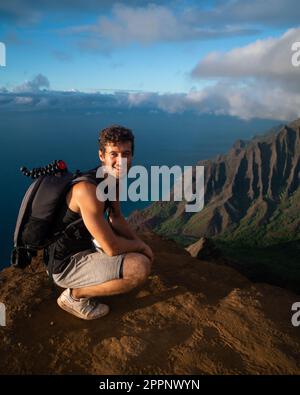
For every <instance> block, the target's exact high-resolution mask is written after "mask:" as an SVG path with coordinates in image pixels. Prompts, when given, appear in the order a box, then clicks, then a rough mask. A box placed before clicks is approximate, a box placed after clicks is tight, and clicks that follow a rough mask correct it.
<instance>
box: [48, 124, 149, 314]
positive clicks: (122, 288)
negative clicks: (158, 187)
mask: <svg viewBox="0 0 300 395" xmlns="http://www.w3.org/2000/svg"><path fill="white" fill-rule="evenodd" d="M99 143H100V147H99V158H100V161H101V162H102V165H104V166H106V167H107V168H108V169H110V171H111V173H112V174H114V176H115V178H116V181H117V185H118V180H119V177H120V174H121V171H124V169H121V167H120V165H121V162H122V158H126V159H127V169H126V171H127V172H128V170H129V168H130V166H131V162H132V157H133V152H134V136H133V134H132V131H131V130H130V129H127V128H125V127H122V126H118V125H113V126H111V127H108V128H106V129H103V130H102V131H101V132H100V137H99ZM96 189H97V186H96V185H94V184H93V183H91V182H88V181H81V182H79V183H77V184H75V185H74V186H73V187H72V188H71V189H70V191H69V192H68V193H67V195H66V200H65V202H64V204H63V206H62V208H61V210H60V212H59V214H58V216H57V223H56V224H57V229H59V228H60V229H62V228H64V227H66V226H67V225H68V224H69V223H71V222H73V221H75V220H76V219H79V218H80V217H82V219H83V223H82V226H81V227H79V228H78V229H77V230H76V232H75V233H74V234H73V235H67V234H66V235H64V236H63V237H62V238H60V239H59V240H58V241H57V242H56V243H54V244H53V245H52V246H51V252H50V254H51V256H52V259H51V261H50V262H49V264H48V269H50V271H51V273H52V276H53V280H54V282H55V283H56V284H57V285H58V286H60V287H62V288H66V289H65V290H64V291H63V293H62V294H61V295H60V297H59V298H58V300H57V303H58V305H59V306H60V307H61V308H62V309H63V310H65V311H67V312H68V313H70V314H73V315H75V316H76V317H79V318H82V319H85V320H93V319H97V318H100V317H103V316H104V315H106V314H108V312H109V307H108V306H107V305H105V304H103V303H100V302H99V301H97V300H96V299H94V298H95V297H100V298H101V297H102V296H110V295H117V294H123V293H126V292H129V291H131V290H132V289H134V288H135V287H138V286H140V285H142V284H144V283H145V281H146V280H147V278H148V276H149V274H150V270H151V264H152V262H153V252H152V250H151V248H150V247H149V246H148V245H147V244H146V243H144V242H143V241H142V240H141V239H139V238H138V236H137V235H136V234H135V233H134V232H133V231H132V229H130V227H129V225H128V224H127V222H126V220H125V218H124V217H123V215H122V213H121V210H120V202H119V200H118V199H117V200H116V201H110V202H109V201H105V202H104V201H100V200H98V199H97V196H96ZM117 191H118V188H117ZM117 196H118V194H117ZM108 209H109V210H108ZM107 210H108V211H107ZM105 213H109V214H108V218H105ZM93 239H94V241H96V243H97V244H98V245H99V246H100V248H97V249H96V248H95V244H94V242H93ZM49 265H51V268H49Z"/></svg>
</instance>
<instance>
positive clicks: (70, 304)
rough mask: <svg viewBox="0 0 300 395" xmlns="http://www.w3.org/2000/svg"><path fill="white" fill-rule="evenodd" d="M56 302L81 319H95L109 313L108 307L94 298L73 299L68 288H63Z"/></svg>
mask: <svg viewBox="0 0 300 395" xmlns="http://www.w3.org/2000/svg"><path fill="white" fill-rule="evenodd" d="M57 304H58V305H59V307H61V308H62V309H63V310H65V311H67V312H68V313H70V314H73V315H75V316H76V317H78V318H81V319H83V320H95V319H97V318H100V317H103V316H105V315H106V314H108V313H109V307H108V306H107V305H106V304H102V303H97V302H96V301H95V300H94V299H91V298H81V299H78V300H76V299H74V298H73V297H72V296H71V290H70V288H67V289H65V290H64V292H63V293H62V294H61V295H60V297H59V298H58V299H57Z"/></svg>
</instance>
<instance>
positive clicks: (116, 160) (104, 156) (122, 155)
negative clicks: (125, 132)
mask: <svg viewBox="0 0 300 395" xmlns="http://www.w3.org/2000/svg"><path fill="white" fill-rule="evenodd" d="M99 158H100V160H101V162H102V166H107V168H108V169H109V171H110V172H111V174H112V175H113V176H114V177H116V178H120V176H124V175H125V174H127V173H128V171H129V169H130V167H131V162H132V151H131V141H124V142H122V143H117V144H113V143H108V144H106V145H105V152H104V153H103V152H102V151H100V150H99ZM122 159H123V160H124V159H126V160H127V168H126V169H125V168H122V166H121V160H122Z"/></svg>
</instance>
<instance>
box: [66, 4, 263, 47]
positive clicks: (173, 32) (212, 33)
mask: <svg viewBox="0 0 300 395" xmlns="http://www.w3.org/2000/svg"><path fill="white" fill-rule="evenodd" d="M60 31H61V32H62V33H65V34H72V35H77V36H82V37H83V39H82V40H81V41H80V42H79V45H80V47H81V48H82V49H89V50H99V49H104V50H107V48H108V44H109V45H110V47H111V48H112V47H117V46H123V45H124V44H130V43H139V44H142V45H147V44H150V43H155V42H168V41H174V42H175V41H183V40H195V39H212V38H217V37H223V38H224V37H226V36H236V35H243V34H253V33H256V32H257V29H256V28H255V29H254V28H249V27H241V26H232V25H231V26H226V25H222V26H218V25H216V26H210V25H209V26H208V25H207V24H206V23H200V22H199V20H196V19H193V20H191V17H190V14H189V13H187V12H186V11H185V10H184V9H183V10H182V9H176V7H174V6H173V7H172V6H171V5H168V6H165V5H157V4H152V3H150V4H147V5H145V6H143V7H133V6H129V5H124V4H115V5H114V6H113V8H112V12H111V15H110V16H100V17H99V19H98V21H97V23H95V24H90V25H79V26H73V27H68V28H64V29H61V30H60Z"/></svg>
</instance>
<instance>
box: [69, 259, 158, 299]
mask: <svg viewBox="0 0 300 395" xmlns="http://www.w3.org/2000/svg"><path fill="white" fill-rule="evenodd" d="M150 271H151V261H150V259H149V258H147V257H146V256H145V255H143V254H139V253H135V252H130V253H128V254H126V255H125V257H124V261H123V278H122V279H116V280H110V281H106V282H104V283H101V284H98V285H92V286H89V287H84V288H75V289H72V296H73V297H74V298H76V299H78V298H91V297H95V296H110V295H117V294H122V293H126V292H129V291H131V290H132V289H134V288H136V287H137V286H139V285H142V284H144V283H145V281H146V280H147V278H148V276H149V274H150Z"/></svg>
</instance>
